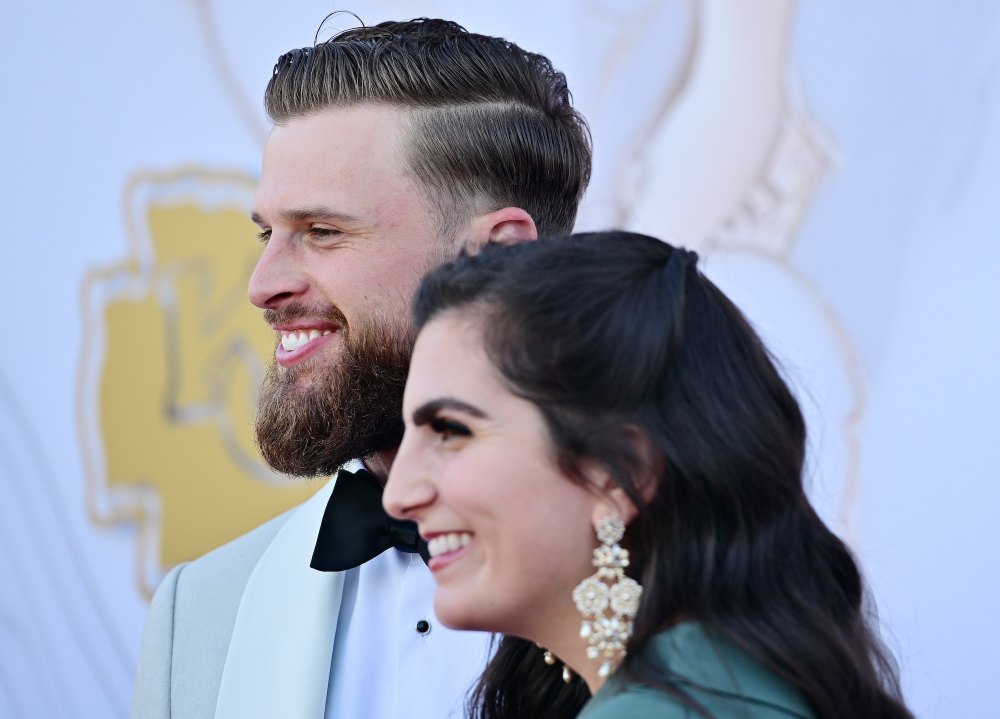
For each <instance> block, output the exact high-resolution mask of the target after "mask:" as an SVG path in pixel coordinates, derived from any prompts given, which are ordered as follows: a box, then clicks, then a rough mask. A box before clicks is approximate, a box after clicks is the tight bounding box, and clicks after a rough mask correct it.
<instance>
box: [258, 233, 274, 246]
mask: <svg viewBox="0 0 1000 719" xmlns="http://www.w3.org/2000/svg"><path fill="white" fill-rule="evenodd" d="M257 239H258V240H260V241H261V242H263V243H264V244H265V245H266V244H267V241H268V240H270V239H271V231H270V230H262V231H261V232H259V233H258V234H257Z"/></svg>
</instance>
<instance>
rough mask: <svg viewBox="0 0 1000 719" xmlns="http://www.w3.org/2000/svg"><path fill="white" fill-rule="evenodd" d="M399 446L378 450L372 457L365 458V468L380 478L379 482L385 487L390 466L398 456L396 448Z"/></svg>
mask: <svg viewBox="0 0 1000 719" xmlns="http://www.w3.org/2000/svg"><path fill="white" fill-rule="evenodd" d="M397 449H398V447H393V448H392V449H386V450H383V451H381V452H376V453H375V454H373V455H372V456H371V457H368V458H367V459H365V460H364V464H365V468H366V469H367V470H368V471H369V472H371V473H372V476H374V477H375V479H377V480H378V483H379V484H381V485H382V486H383V487H384V486H385V482H386V480H387V479H388V478H389V468H390V467H391V466H392V461H393V460H394V459H395V458H396V450H397Z"/></svg>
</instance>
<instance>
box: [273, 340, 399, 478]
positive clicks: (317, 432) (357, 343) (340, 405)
mask: <svg viewBox="0 0 1000 719" xmlns="http://www.w3.org/2000/svg"><path fill="white" fill-rule="evenodd" d="M344 327H345V325H344V324H341V328H342V329H341V331H342V332H344V333H345V334H344V337H343V341H344V345H343V347H342V348H341V352H340V354H339V356H338V357H337V359H336V360H335V361H334V362H333V363H332V364H331V365H330V366H326V367H321V366H315V365H314V364H313V361H309V362H306V363H305V364H304V365H303V366H296V367H291V368H287V369H286V368H282V367H279V366H278V365H277V363H275V362H272V364H271V367H270V368H269V369H268V371H267V376H266V377H265V378H264V385H263V387H262V388H261V393H260V400H259V401H258V404H257V427H256V428H257V444H258V445H259V446H260V449H261V452H262V453H263V455H264V460H265V461H266V462H267V463H268V464H269V465H270V466H271V467H272V468H273V469H274V470H275V471H278V472H281V473H283V474H288V475H293V476H296V477H316V476H325V475H330V474H333V473H334V472H335V471H337V468H338V467H340V466H341V465H342V464H344V463H345V462H347V461H348V460H350V459H355V458H365V457H369V456H371V455H373V454H375V453H376V452H379V451H381V450H385V449H391V448H394V447H398V446H399V443H400V442H401V441H402V439H403V420H402V410H403V388H404V386H405V384H406V375H407V371H408V369H409V361H410V352H411V350H412V348H413V341H412V339H411V338H410V335H409V333H408V332H407V331H406V330H405V329H404V328H401V327H395V326H393V325H392V324H391V323H388V322H383V323H375V322H372V323H370V324H365V325H363V326H356V327H354V328H352V329H350V330H345V329H343V328H344ZM314 361H315V362H318V361H320V358H318V357H317V358H315V360H314ZM304 375H308V377H304Z"/></svg>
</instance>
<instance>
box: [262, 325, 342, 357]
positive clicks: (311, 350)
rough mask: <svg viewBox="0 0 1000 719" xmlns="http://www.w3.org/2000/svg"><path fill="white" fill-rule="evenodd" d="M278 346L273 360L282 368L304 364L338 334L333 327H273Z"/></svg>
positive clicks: (337, 329) (336, 329)
mask: <svg viewBox="0 0 1000 719" xmlns="http://www.w3.org/2000/svg"><path fill="white" fill-rule="evenodd" d="M274 329H275V331H276V332H277V333H278V346H277V348H275V350H274V358H275V360H276V361H277V362H278V364H279V365H281V366H282V367H291V366H292V365H296V364H298V363H300V362H304V361H305V360H307V359H308V358H309V357H311V356H312V355H314V354H316V352H318V351H319V350H320V349H321V348H322V347H323V346H324V345H326V344H327V343H328V342H330V341H331V340H332V339H333V338H334V337H335V336H336V335H337V334H338V332H339V330H340V328H339V327H337V326H335V325H329V324H325V325H322V326H315V325H313V326H302V325H275V326H274Z"/></svg>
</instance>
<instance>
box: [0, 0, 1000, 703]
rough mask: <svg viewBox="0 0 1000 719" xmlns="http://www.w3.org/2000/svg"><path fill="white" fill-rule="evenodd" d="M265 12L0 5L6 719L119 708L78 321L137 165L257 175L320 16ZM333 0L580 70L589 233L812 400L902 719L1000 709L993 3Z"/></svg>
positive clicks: (132, 632)
mask: <svg viewBox="0 0 1000 719" xmlns="http://www.w3.org/2000/svg"><path fill="white" fill-rule="evenodd" d="M278 5H279V3H265V2H261V1H260V0H249V1H244V2H237V1H236V0H174V1H173V2H166V1H165V0H159V1H158V2H157V1H154V2H147V3H127V2H123V0H108V1H107V2H103V3H98V4H80V3H69V2H46V3H38V4H35V5H32V6H30V7H29V6H28V5H26V4H16V5H15V4H14V3H6V4H4V5H3V6H2V8H0V27H3V28H4V29H5V30H6V32H5V38H4V43H3V44H2V45H0V60H2V65H0V67H2V70H0V72H2V77H3V81H2V82H3V85H2V88H3V97H4V100H5V102H4V111H3V132H2V133H0V143H2V147H0V157H2V158H3V160H2V162H3V170H4V171H3V173H2V175H0V183H2V185H0V198H2V209H3V217H4V219H5V226H6V233H5V234H6V243H5V248H6V249H5V251H4V257H3V259H2V260H0V287H2V289H3V292H4V297H5V299H6V309H7V312H8V316H9V317H12V318H13V320H12V321H11V325H12V326H11V328H10V329H9V330H8V339H7V340H6V342H5V343H4V349H5V351H4V352H3V353H2V355H0V716H3V717H8V716H9V717H76V716H86V717H124V716H127V713H128V709H127V708H128V703H129V700H130V694H131V682H132V676H133V672H134V665H135V662H136V658H137V653H138V645H139V638H140V634H141V627H142V622H143V618H144V613H145V609H146V605H147V599H146V594H145V593H144V590H143V586H144V582H145V583H146V584H149V583H150V582H153V581H155V578H156V576H159V573H160V572H161V571H162V569H163V567H162V566H158V565H148V564H142V563H141V562H139V561H138V559H137V557H140V555H141V554H142V553H143V552H144V551H149V547H148V546H146V545H144V544H143V542H142V541H140V539H141V537H140V535H141V529H140V524H141V523H140V522H136V521H118V520H119V519H120V518H121V517H122V516H125V515H126V514H127V512H123V513H119V514H115V512H114V511H108V512H106V513H105V514H104V515H101V513H102V512H103V511H104V510H95V500H94V497H93V496H89V495H88V491H89V490H88V479H87V477H88V476H89V475H88V471H89V472H91V473H92V474H93V473H94V472H96V473H97V474H100V469H101V463H100V462H99V461H98V462H97V463H96V464H93V463H92V462H93V460H92V459H91V455H94V454H95V453H96V455H97V456H98V458H99V457H100V456H101V451H102V449H101V447H103V446H104V445H102V444H101V442H104V443H105V444H106V445H107V446H110V443H111V441H112V440H109V439H108V438H107V437H105V438H103V440H102V439H101V437H100V435H99V433H98V434H96V435H95V436H96V437H97V439H96V440H94V441H95V442H96V444H95V445H94V446H93V447H90V448H89V449H88V446H85V445H87V444H88V442H90V436H91V434H92V433H93V431H94V427H93V426H91V424H92V423H93V422H94V418H95V417H96V414H94V413H93V412H91V411H90V409H88V408H87V406H86V405H87V401H88V400H87V398H88V397H89V396H90V395H92V394H94V393H95V392H96V390H94V389H93V387H91V388H90V389H88V387H89V385H87V382H88V381H89V375H88V374H87V371H86V370H84V369H82V368H84V367H86V366H87V358H86V357H85V354H86V353H85V348H86V347H96V354H95V355H94V356H95V357H97V360H96V361H97V362H98V363H99V362H100V359H101V357H102V356H103V355H102V351H103V350H102V348H104V347H105V345H104V344H102V342H104V339H103V337H102V335H101V334H100V333H97V334H94V335H88V334H87V333H88V332H89V331H90V330H89V329H88V327H89V325H88V324H87V322H88V320H87V311H88V310H87V307H86V306H85V304H86V303H85V301H84V297H85V294H84V289H83V288H84V286H85V284H86V279H87V278H88V277H90V276H92V275H93V273H94V272H96V271H99V270H101V268H108V267H113V266H116V265H117V264H120V263H122V262H123V261H124V260H126V258H128V257H129V256H130V254H131V253H133V252H134V247H133V245H132V244H131V242H132V240H131V239H130V235H129V226H128V225H129V223H128V219H127V208H126V207H125V204H126V202H125V200H123V197H124V196H126V195H127V188H128V187H130V183H131V182H134V180H135V178H136V177H141V176H147V175H154V176H160V175H163V176H166V175H170V174H171V173H174V174H176V173H178V172H181V171H182V170H183V171H189V170H192V169H193V170H194V171H196V172H197V173H200V176H207V175H213V174H217V175H222V176H227V177H228V176H239V177H243V176H246V177H249V178H251V179H252V178H253V177H254V176H255V175H256V174H257V172H258V163H259V153H260V148H261V145H262V142H263V139H264V137H265V135H266V132H267V124H266V120H265V118H264V116H263V112H262V111H261V102H260V97H261V94H262V90H263V87H264V85H265V84H266V81H267V79H268V77H269V75H270V72H271V67H272V65H273V63H274V61H275V59H276V58H277V56H278V55H279V54H281V53H282V52H284V51H285V50H287V49H290V48H292V47H298V46H302V45H306V44H309V43H311V42H312V38H313V33H314V32H315V29H316V26H317V25H318V23H319V21H320V20H321V19H322V17H323V16H324V15H325V14H326V12H327V11H328V10H329V9H335V8H331V7H330V6H329V5H328V4H326V3H318V2H298V3H294V4H293V3H285V4H281V5H283V7H281V8H279V7H278ZM351 9H353V10H354V11H355V12H357V13H358V14H359V15H360V16H361V18H362V19H363V20H365V21H367V22H377V21H380V20H383V19H388V18H404V17H413V16H419V15H431V16H444V17H449V18H453V19H456V20H459V21H460V22H462V23H463V24H465V25H466V26H467V27H468V28H469V29H472V30H475V31H481V32H485V33H489V34H495V35H503V36H506V37H508V38H510V39H511V40H514V41H516V42H518V43H519V44H521V45H522V46H524V47H525V48H528V49H532V50H538V51H541V52H544V53H545V54H547V55H549V56H550V57H551V58H552V59H553V61H554V62H555V64H556V65H557V67H559V68H560V69H562V70H564V71H565V72H566V74H567V76H568V77H569V80H570V87H571V88H572V89H573V91H574V95H575V98H576V103H577V105H578V106H579V107H580V108H581V109H582V111H583V112H584V114H585V115H586V116H587V117H588V118H589V119H590V121H591V125H592V129H593V133H594V144H595V176H594V181H593V183H592V186H591V190H590V192H589V194H588V196H587V199H586V203H585V206H584V208H583V211H582V212H581V216H580V221H579V223H578V229H598V228H604V227H609V226H614V225H624V226H627V227H630V228H632V229H639V230H643V231H647V232H650V233H652V234H657V235H660V236H665V237H669V238H671V239H674V240H678V241H681V242H684V243H686V244H689V245H691V246H694V247H696V248H698V249H699V250H700V252H701V253H702V255H703V256H704V257H705V267H706V268H707V272H708V273H709V275H710V276H712V277H713V278H715V279H716V280H717V281H718V282H719V284H720V285H722V286H723V288H724V289H726V290H727V291H728V292H730V293H731V294H732V295H733V296H734V298H735V299H737V301H738V302H739V303H740V304H741V305H742V306H744V307H745V308H746V310H747V311H748V313H749V314H750V315H751V318H752V319H753V320H754V321H755V322H756V323H757V324H758V325H759V327H760V328H761V330H762V332H764V334H765V335H766V336H767V338H768V340H769V341H770V342H771V344H772V346H773V348H774V349H775V351H776V353H777V354H778V355H779V357H780V358H781V359H782V361H783V362H784V364H785V367H786V370H787V372H788V374H789V376H790V377H791V378H792V379H793V381H794V382H795V384H796V386H797V388H798V389H799V392H800V396H801V397H802V399H803V403H804V405H805V407H806V410H807V414H808V417H809V421H810V430H811V432H812V436H813V439H812V449H813V455H812V460H811V472H810V482H811V487H812V492H813V496H814V498H815V500H816V502H817V504H818V505H819V506H820V507H821V509H822V511H823V513H824V516H826V517H827V518H828V520H829V521H830V522H831V523H832V524H833V525H834V526H835V527H836V528H837V529H838V531H840V532H841V533H842V534H843V535H844V536H845V537H846V538H847V539H848V541H849V542H850V543H851V544H852V546H854V548H855V549H856V551H857V552H858V553H859V555H860V557H861V558H862V560H863V562H864V565H865V569H866V571H867V573H868V577H869V580H870V582H871V584H872V586H873V589H874V592H875V595H876V597H877V599H878V604H879V609H880V613H881V618H882V623H883V631H884V632H885V634H886V637H887V639H888V641H889V643H890V646H892V647H893V649H894V650H895V652H896V654H897V656H898V657H899V660H900V663H901V667H902V674H903V681H904V688H905V692H906V695H907V697H908V700H909V702H910V703H911V705H912V707H913V708H914V710H915V712H916V713H917V714H918V715H919V716H922V717H991V716H997V710H996V706H995V705H996V701H995V697H994V691H993V690H994V686H993V685H994V684H995V678H996V674H997V667H1000V650H998V649H997V647H998V646H1000V627H998V624H997V621H996V620H995V618H994V613H995V611H996V608H997V606H998V604H1000V586H998V579H997V563H996V561H995V559H994V558H993V550H994V548H995V547H997V546H1000V542H998V540H1000V530H998V529H997V525H998V522H997V519H996V508H997V506H998V505H1000V489H998V484H997V482H996V479H997V477H998V472H997V470H996V469H995V463H994V462H993V461H992V460H993V458H992V453H991V450H990V447H992V446H994V443H995V442H996V438H995V435H996V434H997V432H998V430H1000V423H998V422H997V420H996V411H997V407H998V406H1000V380H998V379H997V368H998V366H1000V330H998V326H1000V322H998V308H1000V289H998V281H997V277H998V274H1000V242H998V240H1000V237H998V235H1000V231H998V224H1000V223H998V220H997V216H998V213H997V209H996V208H997V206H998V203H997V187H998V186H1000V9H998V7H997V6H996V5H995V4H994V3H991V2H988V1H987V0H982V1H981V2H978V3H977V2H971V1H970V2H963V3H924V4H920V6H919V7H917V6H915V5H914V4H911V3H904V2H882V3H879V4H877V6H873V5H872V4H869V3H856V4H853V5H852V6H850V7H847V6H845V5H843V4H831V3H827V4H821V3H802V4H800V5H796V4H795V3H793V2H792V0H760V1H759V2H756V3H753V4H752V6H751V4H750V3H741V4H737V3H730V2H725V1H724V0H703V1H702V2H698V1H696V0H690V1H689V2H682V1H680V0H677V1H671V0H662V1H657V0H646V1H644V2H641V1H640V0H614V1H612V0H581V1H580V2H571V1H570V0H562V1H555V0H531V1H530V2H529V1H527V0H512V1H511V2H508V3H505V4H503V6H502V7H501V4H499V3H489V4H483V5H482V6H481V7H478V6H473V5H472V4H471V3H459V2H445V1H444V0H440V1H437V2H435V1H432V0H425V1H422V2H417V1H413V2H404V1H402V0H398V1H396V2H390V1H388V0H386V1H381V2H375V1H368V2H358V3H356V4H355V6H354V7H352V8H351ZM345 22H346V21H342V22H341V25H343V24H344V23H345ZM253 243H254V239H253V237H252V235H251V234H248V235H247V236H246V245H247V249H246V250H243V251H249V252H254V251H256V250H254V249H253ZM28 309H30V310H31V313H32V315H33V318H32V319H29V318H28V317H27V314H26V313H27V310H28ZM15 320H16V321H15ZM133 369H134V371H135V372H137V373H138V374H137V376H138V377H140V378H142V377H144V376H145V375H144V374H143V373H144V372H149V373H151V372H152V371H151V370H149V369H148V368H146V367H136V368H133ZM150 376H151V375H150ZM153 384H154V383H153V382H152V381H150V386H151V387H152V385H153ZM140 386H141V385H140ZM150 392H153V394H152V395H151V396H152V397H153V398H154V400H155V401H159V399H158V395H156V394H155V392H154V391H153V390H152V389H150ZM88 393H89V394H88ZM112 439H113V438H112ZM95 448H96V449H95ZM109 456H110V455H109ZM88 463H91V464H88ZM88 467H90V469H88ZM94 467H97V469H94ZM191 474H192V479H193V480H195V481H197V480H198V477H197V472H193V473H191ZM193 487H194V488H193V489H190V490H188V491H189V495H188V497H189V498H190V499H191V500H192V501H193V503H194V504H197V503H198V496H199V495H198V485H197V483H195V484H194V485H193ZM108 496H109V497H112V495H108ZM108 501H111V502H113V501H114V500H113V498H112V499H109V500H108ZM153 506H159V505H156V504H155V502H154V504H153ZM209 509H210V510H211V511H218V512H222V511H223V510H222V509H221V508H218V507H214V506H209ZM98 515H101V516H98ZM102 517H103V518H102ZM109 517H112V519H109ZM164 521H166V520H164ZM183 521H186V522H187V525H184V524H183ZM197 521H199V520H196V519H193V518H191V516H189V517H188V518H187V519H186V520H182V524H181V526H182V527H184V528H185V529H189V530H191V531H194V529H195V528H196V527H195V526H194V525H195V523H196V522H197ZM202 521H203V520H202ZM143 526H147V525H143ZM149 526H152V525H149ZM147 529H148V526H147ZM150 541H151V542H153V543H154V545H151V546H154V549H155V543H156V542H157V541H159V540H157V539H156V538H155V537H153V539H151V540H150ZM143 547H146V548H145V549H143ZM140 565H141V567H142V569H141V570H140V571H138V572H137V569H136V568H137V566H140ZM150 566H152V567H153V568H152V569H150ZM289 611H294V608H293V607H289Z"/></svg>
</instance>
